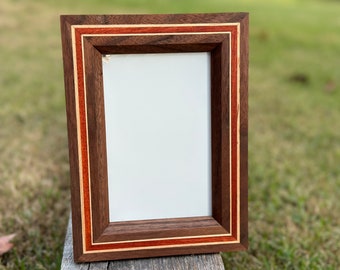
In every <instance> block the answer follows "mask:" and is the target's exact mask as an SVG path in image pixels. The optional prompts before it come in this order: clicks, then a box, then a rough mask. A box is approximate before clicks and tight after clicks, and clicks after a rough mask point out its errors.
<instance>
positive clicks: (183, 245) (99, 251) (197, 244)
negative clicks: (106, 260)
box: [84, 241, 239, 254]
mask: <svg viewBox="0 0 340 270" xmlns="http://www.w3.org/2000/svg"><path fill="white" fill-rule="evenodd" d="M238 243H239V241H230V242H228V243H227V244H238ZM221 244H222V245H223V244H226V243H225V242H210V243H196V244H182V245H164V246H148V247H137V248H119V249H105V250H87V251H85V252H84V253H85V254H91V253H105V252H121V251H133V250H146V249H160V248H176V247H187V246H189V247H192V246H196V247H197V246H212V245H221Z"/></svg>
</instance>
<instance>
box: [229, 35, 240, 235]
mask: <svg viewBox="0 0 340 270" xmlns="http://www.w3.org/2000/svg"><path fill="white" fill-rule="evenodd" d="M237 41H238V39H237V33H235V31H234V33H232V35H231V50H232V54H231V55H232V59H231V65H232V68H231V90H230V91H231V97H230V98H231V100H230V103H231V115H230V117H231V146H230V147H231V155H232V156H231V172H230V173H231V182H232V183H231V187H232V198H231V200H232V202H231V204H232V227H231V234H232V235H233V236H234V237H237V229H238V228H237V223H238V219H237V204H238V196H237V195H238V190H237V182H238V175H237V172H238V170H237V168H238V156H237V154H238V152H237V148H238V145H237V143H238V127H237V122H238V97H237V96H238V87H237V86H238V68H237V66H238V57H237V49H238V44H237Z"/></svg>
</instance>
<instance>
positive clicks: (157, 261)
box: [61, 218, 224, 270]
mask: <svg viewBox="0 0 340 270" xmlns="http://www.w3.org/2000/svg"><path fill="white" fill-rule="evenodd" d="M61 269H62V270H101V269H105V270H107V269H108V270H224V266H223V261H222V257H221V256H220V254H201V255H191V256H172V257H160V258H150V259H135V260H121V261H110V262H96V263H81V264H76V263H74V261H73V245H72V222H71V218H70V219H69V223H68V227H67V233H66V237H65V244H64V252H63V259H62V262H61Z"/></svg>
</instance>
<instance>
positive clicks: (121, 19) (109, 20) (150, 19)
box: [60, 12, 249, 25]
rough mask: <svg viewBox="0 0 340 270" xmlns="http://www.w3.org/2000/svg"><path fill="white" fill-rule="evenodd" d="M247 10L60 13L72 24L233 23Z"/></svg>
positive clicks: (64, 19)
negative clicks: (155, 12)
mask: <svg viewBox="0 0 340 270" xmlns="http://www.w3.org/2000/svg"><path fill="white" fill-rule="evenodd" d="M248 14H249V13H247V12H230V13H229V12H227V13H186V14H185V13H176V14H110V15H95V14H91V15H76V14H73V15H71V14H69V15H68V14H62V15H60V21H61V23H68V24H71V25H107V24H113V25H114V24H168V23H179V24H180V23H193V24H195V23H233V22H241V21H242V20H243V19H245V18H247V17H248Z"/></svg>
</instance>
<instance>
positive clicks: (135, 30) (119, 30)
mask: <svg viewBox="0 0 340 270" xmlns="http://www.w3.org/2000/svg"><path fill="white" fill-rule="evenodd" d="M235 29H237V26H235V25H233V26H232V25H219V26H216V25H207V26H194V25H192V26H180V25H178V26H156V27H144V26H141V27H114V26H112V27H109V28H108V27H98V28H97V27H89V28H86V27H85V28H83V27H81V28H76V32H78V33H79V34H81V35H86V34H87V35H89V34H98V35H103V34H131V35H133V34H153V33H155V34H156V33H192V32H202V33H204V32H205V33H206V32H211V33H213V32H232V31H235Z"/></svg>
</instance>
